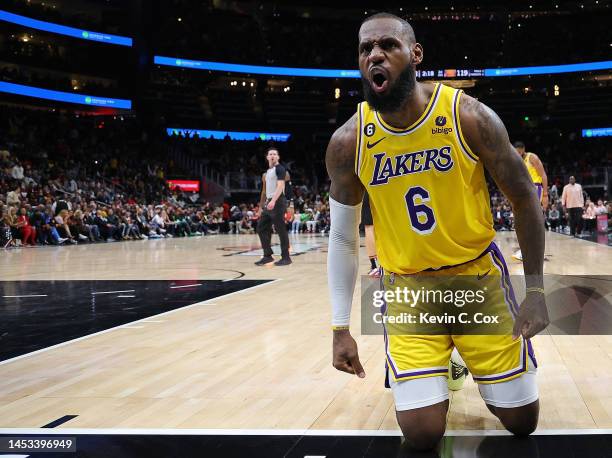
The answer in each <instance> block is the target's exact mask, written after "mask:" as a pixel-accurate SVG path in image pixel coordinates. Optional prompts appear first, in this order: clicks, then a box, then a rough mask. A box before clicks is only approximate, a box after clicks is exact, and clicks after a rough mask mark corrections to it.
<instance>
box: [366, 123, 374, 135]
mask: <svg viewBox="0 0 612 458" xmlns="http://www.w3.org/2000/svg"><path fill="white" fill-rule="evenodd" d="M363 133H364V135H365V136H366V137H371V136H372V135H374V134H375V133H376V126H375V125H374V123H369V124H366V126H365V127H364V128H363Z"/></svg>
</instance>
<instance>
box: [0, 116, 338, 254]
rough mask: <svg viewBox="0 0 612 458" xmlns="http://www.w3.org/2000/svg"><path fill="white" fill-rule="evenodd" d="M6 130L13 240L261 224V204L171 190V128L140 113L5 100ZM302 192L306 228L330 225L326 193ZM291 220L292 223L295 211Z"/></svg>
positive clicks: (232, 229) (89, 239) (6, 214)
mask: <svg viewBox="0 0 612 458" xmlns="http://www.w3.org/2000/svg"><path fill="white" fill-rule="evenodd" d="M0 129H1V130H2V132H4V133H5V135H4V136H3V138H2V143H0V240H1V242H2V245H3V246H34V245H39V246H40V245H68V244H79V243H96V242H103V241H121V240H142V239H154V238H166V237H189V236H201V235H206V234H209V233H213V234H214V233H219V232H221V233H228V232H229V233H253V232H254V231H255V230H256V227H257V220H258V218H259V207H258V205H257V204H254V203H240V204H237V205H233V206H231V205H230V204H229V203H228V202H224V203H222V204H217V205H215V204H213V203H211V202H207V201H203V200H202V199H201V198H200V196H199V195H198V194H196V193H184V192H181V191H180V190H176V189H175V190H170V189H169V188H168V186H167V184H166V181H165V180H166V178H167V177H168V176H169V175H170V176H174V175H176V174H179V173H181V171H180V170H178V169H177V167H176V166H175V165H174V163H173V161H172V160H169V159H168V140H167V139H166V137H165V136H163V134H162V133H161V129H160V130H159V132H160V136H159V137H157V138H156V137H154V134H150V133H148V131H147V130H146V129H143V128H142V127H141V126H139V125H138V122H137V121H136V120H134V119H129V118H126V119H124V120H122V119H121V118H120V117H115V119H112V117H104V118H103V119H101V118H93V117H83V116H78V117H77V116H76V115H74V114H65V113H58V112H47V111H32V110H28V109H17V108H15V107H10V108H9V107H0ZM231 143H238V144H239V145H240V147H242V146H243V145H244V144H245V143H244V142H231ZM247 144H248V143H247ZM253 146H254V144H251V147H253ZM259 146H261V145H259ZM236 147H237V148H238V146H236ZM228 154H229V153H228ZM213 156H215V157H216V155H214V154H211V157H213ZM255 169H256V167H255V168H254V170H255ZM294 191H295V196H294V199H293V202H292V204H291V207H290V209H291V211H292V212H294V213H296V214H298V215H302V214H304V215H310V217H306V216H305V217H304V218H303V222H304V225H303V227H300V228H298V230H300V231H306V232H321V231H324V232H325V231H328V230H329V228H328V226H329V214H328V212H327V210H326V204H325V202H324V200H323V198H322V197H321V194H315V193H313V192H311V190H310V188H309V187H307V186H306V184H301V185H298V186H295V188H294ZM324 197H325V195H324ZM290 219H291V221H290V222H288V226H290V225H291V223H292V219H293V213H292V214H291V217H290Z"/></svg>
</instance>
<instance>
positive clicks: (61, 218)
mask: <svg viewBox="0 0 612 458" xmlns="http://www.w3.org/2000/svg"><path fill="white" fill-rule="evenodd" d="M68 217H69V213H68V210H66V209H63V210H61V211H60V212H59V213H58V214H57V215H56V216H55V227H56V229H57V231H58V232H59V234H60V237H62V238H64V239H67V242H68V243H72V244H76V243H77V241H76V235H74V234H72V232H70V226H69V225H68Z"/></svg>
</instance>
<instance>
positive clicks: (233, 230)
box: [229, 205, 242, 234]
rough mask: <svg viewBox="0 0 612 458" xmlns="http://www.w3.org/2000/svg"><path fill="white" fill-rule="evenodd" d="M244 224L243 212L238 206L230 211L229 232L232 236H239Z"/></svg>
mask: <svg viewBox="0 0 612 458" xmlns="http://www.w3.org/2000/svg"><path fill="white" fill-rule="evenodd" d="M241 222H242V210H240V207H238V206H237V205H234V206H233V207H232V208H231V209H230V217H229V232H230V234H238V233H239V232H240V231H239V229H240V225H241Z"/></svg>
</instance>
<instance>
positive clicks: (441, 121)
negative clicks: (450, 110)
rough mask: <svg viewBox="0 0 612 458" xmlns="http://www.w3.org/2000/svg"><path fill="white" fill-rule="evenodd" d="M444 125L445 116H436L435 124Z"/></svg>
mask: <svg viewBox="0 0 612 458" xmlns="http://www.w3.org/2000/svg"><path fill="white" fill-rule="evenodd" d="M445 125H446V116H438V117H437V118H436V126H445Z"/></svg>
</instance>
